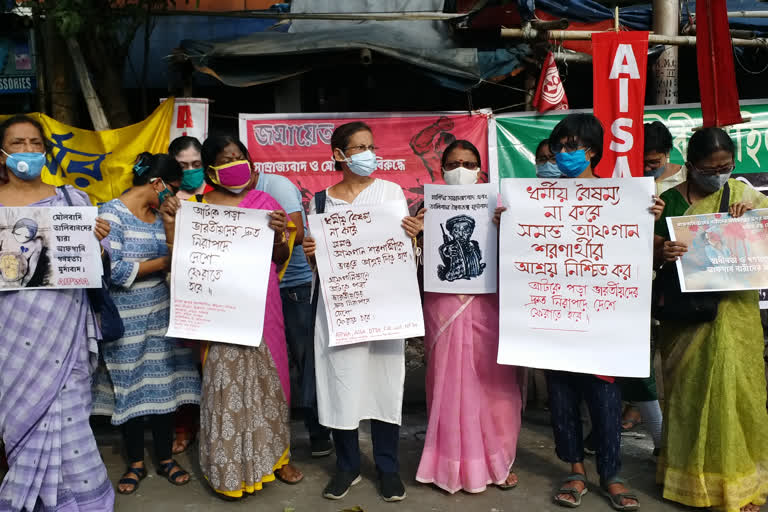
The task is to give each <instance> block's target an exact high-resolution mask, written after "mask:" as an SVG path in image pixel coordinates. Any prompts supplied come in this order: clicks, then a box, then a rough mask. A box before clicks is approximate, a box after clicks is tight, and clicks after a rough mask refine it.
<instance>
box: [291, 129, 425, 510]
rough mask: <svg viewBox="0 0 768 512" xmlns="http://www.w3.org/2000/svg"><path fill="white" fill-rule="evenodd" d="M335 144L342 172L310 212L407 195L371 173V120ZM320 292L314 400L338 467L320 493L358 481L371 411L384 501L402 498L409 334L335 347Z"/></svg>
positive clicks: (310, 242)
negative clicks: (362, 433) (364, 423)
mask: <svg viewBox="0 0 768 512" xmlns="http://www.w3.org/2000/svg"><path fill="white" fill-rule="evenodd" d="M331 149H332V151H333V159H334V160H335V166H336V169H337V170H338V171H341V173H342V179H341V181H340V182H339V183H337V184H336V185H333V186H331V187H329V188H327V189H326V190H323V191H321V192H319V193H317V194H315V197H314V198H313V199H312V201H311V202H310V207H309V209H310V214H312V213H325V212H328V211H331V210H341V209H344V208H348V207H349V206H351V205H354V206H361V205H364V206H370V205H378V204H381V203H384V202H386V201H402V202H403V203H405V195H404V194H403V191H402V189H401V188H400V186H399V185H396V184H394V183H391V182H388V181H384V180H379V179H375V178H371V174H372V173H373V171H375V170H376V164H377V163H376V154H375V152H376V146H374V145H373V133H372V132H371V128H370V127H369V126H368V125H367V124H365V123H362V122H352V123H346V124H343V125H341V126H339V127H337V128H336V130H334V132H333V135H332V136H331ZM402 227H403V229H405V231H406V233H407V234H408V235H409V236H410V237H415V236H416V235H417V234H418V233H419V232H420V231H421V228H422V221H421V220H420V219H419V218H415V217H406V218H405V219H404V220H403V224H402ZM315 249H316V245H315V241H314V239H312V238H311V237H305V238H304V252H305V254H306V255H307V257H308V258H309V261H310V264H314V256H315ZM415 278H416V276H414V279H415ZM316 288H317V286H316ZM315 293H316V294H317V297H316V298H315V300H316V301H317V302H316V304H317V313H316V315H315V373H316V376H317V404H318V410H319V417H320V423H321V424H322V425H325V426H327V427H330V428H332V429H333V431H332V433H333V440H334V443H335V445H336V469H337V472H336V475H335V476H334V477H333V478H332V479H331V481H330V482H329V483H328V485H327V486H326V487H325V490H324V491H323V496H324V497H326V498H328V499H341V498H343V497H344V496H346V494H347V492H348V491H349V488H350V487H351V486H353V485H355V484H357V483H358V482H360V448H359V444H358V432H357V429H358V425H359V424H360V421H361V420H365V419H370V420H371V436H372V438H373V446H374V460H375V463H376V469H377V470H378V472H379V483H380V493H381V496H382V498H383V499H384V500H385V501H400V500H403V499H405V496H406V493H405V486H404V485H403V482H402V480H400V476H399V475H398V471H399V462H398V454H397V449H398V443H399V431H400V427H399V425H400V422H401V414H402V404H403V382H404V379H405V352H404V350H405V340H402V339H397V340H382V341H376V342H372V343H358V344H353V345H345V346H339V347H330V346H329V336H328V320H327V318H326V315H325V302H324V298H323V296H322V293H319V290H318V291H316V292H315Z"/></svg>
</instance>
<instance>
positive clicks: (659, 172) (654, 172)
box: [643, 164, 667, 179]
mask: <svg viewBox="0 0 768 512" xmlns="http://www.w3.org/2000/svg"><path fill="white" fill-rule="evenodd" d="M666 169H667V164H664V165H662V166H660V167H657V168H655V169H651V170H650V171H643V176H647V177H649V178H653V179H656V178H658V177H659V176H661V175H662V174H664V171H665V170H666Z"/></svg>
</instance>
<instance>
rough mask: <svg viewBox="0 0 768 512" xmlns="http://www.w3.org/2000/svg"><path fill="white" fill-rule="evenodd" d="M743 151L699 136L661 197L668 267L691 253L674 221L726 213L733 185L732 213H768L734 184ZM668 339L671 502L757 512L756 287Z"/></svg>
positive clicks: (762, 464) (760, 465)
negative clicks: (680, 177)
mask: <svg viewBox="0 0 768 512" xmlns="http://www.w3.org/2000/svg"><path fill="white" fill-rule="evenodd" d="M734 151H735V147H734V144H733V141H732V140H731V138H730V137H729V136H728V134H727V133H725V132H724V131H723V130H721V129H720V128H705V129H702V130H699V131H697V132H696V133H694V134H693V136H692V137H691V140H690V141H689V142H688V159H687V162H686V167H687V171H688V180H687V181H685V182H684V183H681V184H680V185H678V186H676V187H675V188H672V189H669V190H667V191H666V192H664V193H663V194H662V195H661V197H662V199H664V200H665V201H666V208H665V209H664V213H663V215H662V218H661V219H660V220H659V221H658V222H657V223H656V235H657V236H656V247H657V254H656V255H655V256H656V257H655V258H654V260H655V262H656V263H662V262H663V264H664V266H665V269H666V266H667V265H674V261H675V260H677V259H678V258H685V257H686V255H685V253H686V250H687V246H686V245H685V243H683V242H672V241H670V240H669V232H668V230H667V224H666V218H667V217H675V216H680V215H700V214H706V213H716V212H718V211H719V209H720V200H721V197H722V195H723V186H724V185H725V184H726V183H728V187H729V194H730V196H729V197H730V201H729V203H730V206H729V213H730V215H731V216H732V217H740V216H741V215H743V214H744V212H746V211H747V210H750V209H752V208H766V207H768V199H767V198H766V197H765V196H764V195H763V194H761V193H760V192H758V191H756V190H754V189H753V188H752V187H750V186H749V185H746V184H744V183H742V182H740V181H738V180H734V179H729V178H730V176H731V173H732V172H733V168H734ZM665 269H664V270H665ZM662 271H663V270H662ZM662 278H666V276H661V275H660V276H659V278H657V279H662ZM660 339H661V342H660V348H661V354H662V361H663V363H664V366H663V368H664V398H665V400H664V421H665V428H664V438H663V444H662V449H661V456H660V457H659V465H658V471H657V480H658V481H659V482H660V483H662V484H663V485H664V498H666V499H668V500H672V501H676V502H678V503H682V504H684V505H688V506H691V507H706V508H709V507H712V508H717V509H718V510H724V511H726V512H736V511H739V510H741V511H745V512H756V511H758V510H759V509H760V505H763V504H764V503H765V500H766V495H768V414H767V413H766V410H765V402H766V390H765V380H764V374H763V372H764V363H763V360H762V353H763V330H762V327H761V323H760V310H759V306H758V293H757V291H756V290H755V291H735V292H723V293H721V294H720V302H719V305H718V310H717V317H716V318H715V320H714V321H712V322H705V323H698V324H689V323H682V322H673V321H664V322H662V324H661V335H660Z"/></svg>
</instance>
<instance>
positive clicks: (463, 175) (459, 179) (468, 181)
mask: <svg viewBox="0 0 768 512" xmlns="http://www.w3.org/2000/svg"><path fill="white" fill-rule="evenodd" d="M479 172H480V170H479V169H475V170H474V171H470V170H469V169H467V168H465V167H457V168H456V169H454V170H452V171H447V170H445V169H443V179H444V180H445V183H446V184H447V185H474V184H475V183H477V174H478V173H479Z"/></svg>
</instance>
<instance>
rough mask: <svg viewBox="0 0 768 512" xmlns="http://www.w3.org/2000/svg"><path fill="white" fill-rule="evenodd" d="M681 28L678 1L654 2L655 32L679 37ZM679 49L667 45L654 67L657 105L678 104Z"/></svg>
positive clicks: (657, 0)
mask: <svg viewBox="0 0 768 512" xmlns="http://www.w3.org/2000/svg"><path fill="white" fill-rule="evenodd" d="M679 26H680V4H679V3H678V2H677V0H654V1H653V31H654V32H655V33H656V34H659V35H662V36H677V34H678V27H679ZM677 56H678V47H677V46H673V45H667V46H665V48H664V51H663V52H662V53H661V55H659V58H658V59H657V60H656V62H655V64H654V65H653V74H654V82H653V84H654V88H655V95H656V104H657V105H674V104H676V103H677V100H678V95H677V90H678V89H677V88H678V76H677V62H678V61H677Z"/></svg>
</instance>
